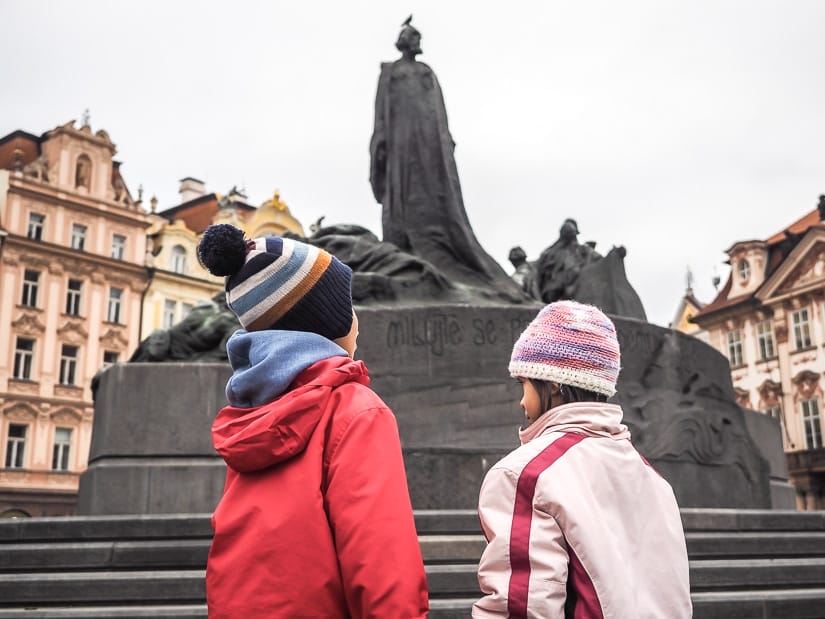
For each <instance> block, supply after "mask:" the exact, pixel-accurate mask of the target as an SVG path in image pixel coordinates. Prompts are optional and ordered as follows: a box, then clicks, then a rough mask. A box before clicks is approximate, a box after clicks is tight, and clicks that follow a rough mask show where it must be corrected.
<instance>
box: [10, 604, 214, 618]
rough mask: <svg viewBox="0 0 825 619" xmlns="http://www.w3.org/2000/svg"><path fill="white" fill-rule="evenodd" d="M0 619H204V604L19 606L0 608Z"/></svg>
mask: <svg viewBox="0 0 825 619" xmlns="http://www.w3.org/2000/svg"><path fill="white" fill-rule="evenodd" d="M0 619H206V604H180V605H178V604H175V605H166V604H157V605H145V606H144V605H129V606H71V607H43V606H36V607H33V606H30V605H27V606H18V607H16V608H0Z"/></svg>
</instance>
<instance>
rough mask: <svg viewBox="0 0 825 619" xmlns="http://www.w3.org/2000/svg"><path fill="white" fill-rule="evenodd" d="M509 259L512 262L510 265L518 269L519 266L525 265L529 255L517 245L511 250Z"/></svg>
mask: <svg viewBox="0 0 825 619" xmlns="http://www.w3.org/2000/svg"><path fill="white" fill-rule="evenodd" d="M507 259H508V260H509V261H510V264H512V265H513V266H514V267H516V268H518V267H519V265H522V264H524V263H525V261H526V260H527V254H526V253H525V251H524V250H523V249H522V248H521V247H520V246H518V245H517V246H515V247H514V248H513V249H511V250H510V255H509V256H507Z"/></svg>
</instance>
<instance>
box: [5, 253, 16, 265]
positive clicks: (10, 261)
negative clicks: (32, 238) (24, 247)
mask: <svg viewBox="0 0 825 619" xmlns="http://www.w3.org/2000/svg"><path fill="white" fill-rule="evenodd" d="M3 264H7V265H9V266H12V267H16V266H17V265H19V264H20V258H19V256H17V255H15V254H12V253H9V254H6V255H5V256H3Z"/></svg>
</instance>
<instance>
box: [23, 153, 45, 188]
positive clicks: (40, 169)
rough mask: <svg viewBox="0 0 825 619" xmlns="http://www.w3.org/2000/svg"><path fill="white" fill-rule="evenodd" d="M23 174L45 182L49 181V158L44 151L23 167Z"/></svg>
mask: <svg viewBox="0 0 825 619" xmlns="http://www.w3.org/2000/svg"><path fill="white" fill-rule="evenodd" d="M23 175H24V176H28V177H29V178H33V179H35V180H38V181H43V182H44V183H48V182H49V158H48V156H47V155H46V154H45V153H44V154H42V155H40V157H38V158H37V159H35V160H34V161H32V162H31V163H30V164H28V165H27V166H25V167H24V168H23Z"/></svg>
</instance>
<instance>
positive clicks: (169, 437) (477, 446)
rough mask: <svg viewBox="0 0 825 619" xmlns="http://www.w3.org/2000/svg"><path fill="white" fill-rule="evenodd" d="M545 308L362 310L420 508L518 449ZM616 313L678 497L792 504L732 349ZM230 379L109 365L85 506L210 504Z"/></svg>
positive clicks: (85, 480)
mask: <svg viewBox="0 0 825 619" xmlns="http://www.w3.org/2000/svg"><path fill="white" fill-rule="evenodd" d="M537 311H538V307H519V306H492V307H490V306H488V307H471V306H466V305H452V306H422V307H415V308H389V307H388V308H380V307H369V308H360V309H358V315H359V321H360V332H361V335H360V337H359V340H358V351H357V352H356V358H359V359H363V360H364V361H365V362H366V364H367V366H368V367H369V369H370V375H371V377H372V387H373V389H374V390H375V391H376V392H377V393H378V394H379V395H380V396H381V397H382V398H383V399H384V400H385V401H386V402H387V403H388V404H389V405H390V407H391V408H392V409H393V411H394V412H395V415H396V418H397V419H398V426H399V431H400V434H401V440H402V444H403V447H404V456H405V461H406V465H407V475H408V480H409V485H410V495H411V497H412V501H413V506H414V507H416V508H418V509H432V508H442V509H456V508H474V507H475V505H476V500H477V496H478V489H479V487H480V485H481V481H482V479H483V477H484V474H485V473H486V471H487V470H488V469H489V468H490V466H492V465H493V464H494V463H495V462H496V461H497V460H498V459H499V458H501V457H502V456H503V455H505V454H506V453H508V452H509V451H511V450H512V449H514V448H516V447H517V446H518V436H517V431H518V428H519V426H520V424H521V423H522V422H523V418H524V417H523V413H522V411H521V409H520V408H519V406H518V402H519V399H520V397H521V390H520V387H519V385H518V384H517V383H516V382H515V381H514V380H513V379H512V378H510V376H509V374H508V372H507V364H508V361H509V358H510V352H511V350H512V346H513V343H514V342H515V340H516V339H517V338H518V336H519V335H520V334H521V332H522V330H523V329H524V327H525V326H526V325H527V323H529V322H530V320H532V318H533V317H534V316H535V314H536V312H537ZM615 322H616V326H617V329H618V332H619V339H620V343H621V348H622V372H621V374H620V378H619V385H618V394H617V396H616V398H615V400H616V402H617V403H619V404H621V405H622V407H623V409H624V412H625V423H627V425H628V426H629V427H630V430H631V433H632V437H633V439H632V440H633V442H634V444H635V445H636V447H637V448H638V449H639V451H640V452H641V453H642V454H643V455H645V456H646V457H647V459H648V460H649V461H650V462H651V464H652V465H653V466H654V467H656V468H657V470H658V471H659V472H660V473H661V474H662V475H663V476H664V477H665V478H666V479H667V480H668V481H669V482H670V483H671V485H672V486H673V488H674V491H675V493H676V497H677V499H678V500H679V503H680V505H681V506H682V507H732V508H733V507H735V508H769V507H771V506H773V507H786V508H792V507H793V504H792V503H791V504H785V494H784V492H785V490H787V489H789V486H788V485H787V473H786V471H785V470H784V469H783V468H782V466H781V464H780V463H781V462H783V461H784V459H783V458H784V456H783V454H782V447H781V440H780V439H779V428H778V427H776V426H775V424H774V425H771V424H769V423H768V424H765V423H762V420H755V421H754V423H752V424H750V426H749V424H748V423H747V422H746V413H745V411H743V409H741V408H740V407H739V406H738V405H737V404H736V403H735V400H734V394H733V387H732V385H731V380H730V369H729V367H728V363H727V360H726V359H725V357H723V356H722V355H721V354H719V353H718V352H716V351H715V350H713V349H712V348H711V347H709V346H708V345H706V344H704V343H703V342H701V341H699V340H697V339H695V338H692V337H690V336H687V335H684V334H682V333H679V332H676V331H672V330H670V329H664V328H660V327H656V326H654V325H650V324H648V323H645V322H642V321H636V320H629V319H619V318H616V319H615ZM229 375H230V369H229V367H228V365H225V364H181V363H159V364H143V363H133V364H125V365H118V366H115V367H114V368H112V369H110V370H109V371H107V372H106V373H105V374H104V375H103V377H102V380H101V382H100V387H99V391H98V394H97V400H96V402H95V422H94V435H93V439H92V449H91V454H90V460H89V469H88V471H87V472H86V473H85V474H84V475H83V476H82V477H81V482H80V502H79V507H78V512H79V513H81V514H127V513H171V512H209V511H212V509H213V508H214V506H215V505H216V503H217V501H218V499H219V497H220V494H221V490H222V487H223V480H224V471H225V469H224V465H223V461H222V460H221V459H220V458H219V457H217V456H216V455H215V453H214V451H213V449H212V445H211V436H210V426H211V423H212V420H213V419H214V416H215V413H216V412H217V411H218V409H220V408H221V407H222V406H223V405H224V404H225V402H226V400H225V396H224V391H223V390H224V386H225V384H226V381H227V379H228V378H229ZM749 427H750V428H751V429H749ZM754 436H756V437H757V438H758V439H759V440H758V441H757V440H754ZM772 494H773V495H774V499H773V500H772V498H771V497H772ZM788 496H792V495H788Z"/></svg>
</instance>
